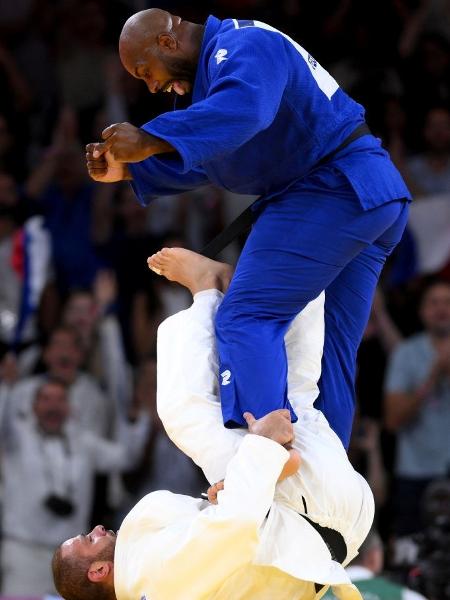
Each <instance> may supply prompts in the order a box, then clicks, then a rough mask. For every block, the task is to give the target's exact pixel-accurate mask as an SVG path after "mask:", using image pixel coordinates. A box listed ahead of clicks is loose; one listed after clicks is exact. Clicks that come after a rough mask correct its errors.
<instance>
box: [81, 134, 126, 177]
mask: <svg viewBox="0 0 450 600" xmlns="http://www.w3.org/2000/svg"><path fill="white" fill-rule="evenodd" d="M96 146H97V144H88V145H87V146H86V164H87V169H88V173H89V175H90V177H92V179H93V180H94V181H101V182H102V183H114V182H115V181H124V180H125V179H132V177H131V174H130V172H129V170H128V167H127V165H126V164H125V163H121V162H118V161H117V160H115V159H114V157H113V156H112V154H111V152H109V150H106V151H105V152H104V153H102V154H100V155H99V156H97V157H94V151H95V147H96Z"/></svg>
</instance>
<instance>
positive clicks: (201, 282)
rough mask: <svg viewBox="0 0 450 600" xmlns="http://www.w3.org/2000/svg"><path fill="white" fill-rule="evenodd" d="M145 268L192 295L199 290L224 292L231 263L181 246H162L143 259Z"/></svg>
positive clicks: (228, 280)
mask: <svg viewBox="0 0 450 600" xmlns="http://www.w3.org/2000/svg"><path fill="white" fill-rule="evenodd" d="M147 264H148V266H149V268H150V269H151V270H152V271H154V272H155V273H157V274H158V275H162V276H164V277H166V279H168V280H169V281H176V282H177V283H180V284H181V285H184V287H187V288H188V290H190V292H191V293H192V295H194V294H196V293H197V292H201V291H203V290H210V289H217V290H220V291H221V292H225V291H226V290H227V288H228V286H229V284H230V281H231V277H232V276H233V271H234V269H233V267H232V266H231V265H227V264H226V263H221V262H218V261H216V260H211V259H210V258H206V257H205V256H202V255H201V254H197V252H192V251H191V250H186V249H185V248H163V249H162V250H160V251H159V252H157V253H156V254H153V255H152V256H150V257H149V258H148V259H147Z"/></svg>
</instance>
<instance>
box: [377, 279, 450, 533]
mask: <svg viewBox="0 0 450 600" xmlns="http://www.w3.org/2000/svg"><path fill="white" fill-rule="evenodd" d="M420 316H421V319H422V322H423V325H424V331H423V332H422V333H419V334H416V335H413V336H411V337H410V338H408V339H406V340H405V341H404V342H402V343H400V344H399V345H398V347H397V349H396V350H395V351H394V353H393V355H392V356H391V358H390V360H389V365H388V370H387V377H386V381H385V394H386V395H385V421H386V427H387V428H388V429H389V430H390V431H392V432H395V433H396V434H397V451H396V458H395V466H394V474H395V481H394V490H393V511H394V531H395V533H396V535H397V536H400V537H401V536H408V535H410V534H412V533H414V532H416V531H418V530H420V528H421V526H422V523H421V513H422V510H421V509H422V496H423V492H424V490H425V488H426V487H427V485H428V484H429V483H430V482H431V481H432V480H433V479H436V478H438V477H442V476H445V475H446V473H447V470H448V467H449V464H450V445H449V443H448V434H449V431H450V283H449V282H444V281H435V282H434V283H432V284H431V285H430V286H429V287H428V288H427V289H426V290H425V292H424V295H423V297H422V301H421V304H420Z"/></svg>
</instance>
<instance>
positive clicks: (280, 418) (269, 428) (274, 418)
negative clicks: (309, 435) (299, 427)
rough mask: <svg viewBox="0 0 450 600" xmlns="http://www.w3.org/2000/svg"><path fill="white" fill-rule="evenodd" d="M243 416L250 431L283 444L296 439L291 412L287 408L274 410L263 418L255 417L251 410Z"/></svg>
mask: <svg viewBox="0 0 450 600" xmlns="http://www.w3.org/2000/svg"><path fill="white" fill-rule="evenodd" d="M243 417H244V419H245V420H246V421H247V425H248V430H249V432H250V433H253V434H255V435H261V436H263V437H266V438H269V439H271V440H273V441H274V442H278V443H279V444H281V445H282V446H284V445H285V444H290V443H291V442H292V441H293V440H294V428H293V427H292V423H291V413H290V412H289V411H288V410H286V409H280V410H274V411H272V412H271V413H269V414H267V415H265V416H264V417H261V419H255V417H254V416H253V415H252V414H251V413H249V412H245V413H244V415H243Z"/></svg>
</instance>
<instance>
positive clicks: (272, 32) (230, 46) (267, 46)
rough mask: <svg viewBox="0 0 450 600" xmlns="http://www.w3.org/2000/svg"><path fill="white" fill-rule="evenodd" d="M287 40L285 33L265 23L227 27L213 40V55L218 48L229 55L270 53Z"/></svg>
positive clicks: (279, 47)
mask: <svg viewBox="0 0 450 600" xmlns="http://www.w3.org/2000/svg"><path fill="white" fill-rule="evenodd" d="M285 42H286V40H285V37H284V36H283V34H282V33H281V32H280V31H278V30H276V29H274V28H272V27H270V26H268V25H265V24H264V23H259V24H258V25H257V26H251V27H233V28H227V29H226V30H225V31H224V32H221V33H219V34H218V35H217V36H216V38H215V39H214V41H213V51H212V56H213V57H215V54H216V52H217V50H221V49H223V50H227V54H226V55H227V56H228V55H229V56H232V54H233V53H235V52H242V51H246V52H250V53H253V52H259V51H262V52H264V53H269V52H271V51H273V50H280V49H281V48H282V46H284V44H285Z"/></svg>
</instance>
